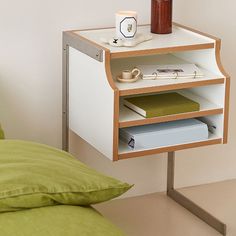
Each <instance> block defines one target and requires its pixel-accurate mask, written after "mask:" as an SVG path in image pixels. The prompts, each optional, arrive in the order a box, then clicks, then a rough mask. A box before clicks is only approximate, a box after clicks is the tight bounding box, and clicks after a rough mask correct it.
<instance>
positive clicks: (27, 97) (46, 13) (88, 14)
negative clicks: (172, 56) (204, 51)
mask: <svg viewBox="0 0 236 236" xmlns="http://www.w3.org/2000/svg"><path fill="white" fill-rule="evenodd" d="M150 2H151V1H144V0H142V1H141V0H137V1H125V0H119V1H108V0H100V1H90V2H89V1H81V0H76V1H75V0H66V1H65V0H61V1H55V0H51V1H46V0H41V1H39V0H34V1H30V0H21V1H16V0H15V1H13V0H8V1H3V0H0V6H1V14H0V122H1V123H2V125H3V126H4V128H5V131H6V135H7V137H8V138H21V139H27V140H34V141H39V142H43V143H47V144H49V145H53V146H56V147H60V143H61V32H62V31H63V30H68V29H76V28H90V27H91V28H94V27H104V26H112V25H114V13H115V12H116V11H117V10H121V9H132V10H136V11H138V15H139V23H148V22H149V18H150ZM174 3H175V7H174V16H175V17H174V18H175V21H177V22H180V23H183V24H186V25H188V26H193V27H196V28H197V29H199V30H202V31H206V32H208V33H211V34H213V35H216V36H219V37H221V38H222V61H223V63H224V64H225V68H226V69H227V71H228V72H229V73H230V74H231V76H232V78H233V77H234V75H236V67H235V66H234V61H235V55H236V54H235V51H236V49H235V47H234V42H235V41H236V32H235V31H236V27H235V26H236V23H235V20H234V14H235V13H234V9H236V3H235V1H233V0H228V1H220V0H208V1H205V0H198V1H195V0H188V1H186V0H174ZM91 5H93V6H91ZM235 90H236V89H235V83H234V80H233V79H232V89H231V94H232V96H231V108H232V109H231V119H230V121H231V122H230V137H229V138H230V139H229V141H230V143H229V144H228V145H224V146H222V145H219V146H214V147H205V148H199V149H194V150H188V151H181V152H178V153H177V172H178V173H177V176H176V177H177V186H185V185H193V184H201V183H206V182H213V181H218V180H224V179H228V178H235V177H236V159H235V158H234V156H235V153H234V150H235V147H234V146H233V145H234V144H235V138H236V132H235V131H236V130H235V129H236V126H235V124H234V122H233V120H235V115H236V112H235V111H234V110H233V107H235V94H234V93H235ZM71 149H72V151H73V153H75V154H76V155H77V156H78V157H79V158H80V159H81V160H83V161H84V162H86V163H88V164H90V165H91V166H93V167H95V168H96V169H98V170H101V171H103V172H105V173H108V174H111V175H113V176H116V177H118V178H120V179H123V180H125V181H128V182H130V183H135V184H136V187H135V188H134V189H133V190H132V191H130V193H129V194H128V195H134V194H145V193H148V192H154V191H163V190H164V189H165V186H166V184H165V182H166V158H165V155H164V154H163V155H158V156H152V157H144V158H138V159H135V160H134V159H133V160H126V161H120V162H118V163H111V162H110V161H109V160H107V159H106V158H104V157H103V156H102V155H101V154H100V153H98V152H97V151H96V150H94V149H93V148H89V147H88V146H87V145H85V143H84V142H82V140H80V139H79V138H78V137H76V136H75V135H74V134H71Z"/></svg>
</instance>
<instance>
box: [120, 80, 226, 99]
mask: <svg viewBox="0 0 236 236" xmlns="http://www.w3.org/2000/svg"><path fill="white" fill-rule="evenodd" d="M224 82H225V79H224V78H217V79H209V80H204V81H196V82H188V83H180V84H174V85H172V84H170V85H162V86H152V87H146V88H136V89H127V90H120V96H127V95H134V94H141V93H153V92H162V91H167V90H176V89H185V88H193V87H201V86H207V85H213V84H224Z"/></svg>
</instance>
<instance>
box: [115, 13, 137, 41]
mask: <svg viewBox="0 0 236 236" xmlns="http://www.w3.org/2000/svg"><path fill="white" fill-rule="evenodd" d="M136 32H137V12H135V11H119V12H117V13H116V36H117V38H119V39H133V38H134V37H135V34H136Z"/></svg>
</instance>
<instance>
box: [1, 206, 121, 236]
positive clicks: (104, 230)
mask: <svg viewBox="0 0 236 236" xmlns="http://www.w3.org/2000/svg"><path fill="white" fill-rule="evenodd" d="M0 232H1V233H0V234H1V235H2V236H49V235H50V236H125V234H124V233H122V231H121V230H120V229H118V228H117V227H116V226H115V225H113V224H112V223H111V222H109V221H108V220H107V219H105V218H104V217H103V216H101V215H100V214H99V213H98V212H97V211H95V210H94V209H93V208H91V207H80V206H65V205H59V206H48V207H41V208H34V209H29V210H25V211H17V212H7V213H4V214H0Z"/></svg>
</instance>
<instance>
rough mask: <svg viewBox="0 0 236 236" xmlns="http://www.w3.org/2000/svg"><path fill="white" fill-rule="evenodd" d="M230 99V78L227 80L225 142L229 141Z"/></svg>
mask: <svg viewBox="0 0 236 236" xmlns="http://www.w3.org/2000/svg"><path fill="white" fill-rule="evenodd" d="M229 100H230V78H226V81H225V107H224V134H223V143H224V144H226V143H227V142H228V132H229V131H228V129H229V128H228V126H229Z"/></svg>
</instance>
